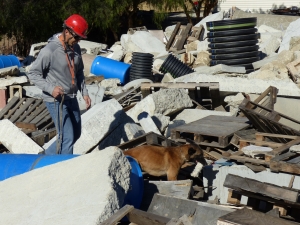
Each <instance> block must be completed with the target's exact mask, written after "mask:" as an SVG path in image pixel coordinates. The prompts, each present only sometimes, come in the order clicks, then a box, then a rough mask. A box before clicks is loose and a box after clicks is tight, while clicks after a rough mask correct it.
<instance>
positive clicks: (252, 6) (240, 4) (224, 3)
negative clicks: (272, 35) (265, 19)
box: [218, 0, 300, 13]
mask: <svg viewBox="0 0 300 225" xmlns="http://www.w3.org/2000/svg"><path fill="white" fill-rule="evenodd" d="M291 6H298V7H300V1H299V0H285V1H283V0H251V1H249V0H248V1H242V0H219V7H218V8H219V10H224V11H225V12H227V11H228V10H229V9H231V8H232V7H237V8H239V9H241V10H243V11H251V12H258V13H268V12H269V11H270V9H279V8H288V7H291Z"/></svg>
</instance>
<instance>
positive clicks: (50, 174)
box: [0, 147, 131, 225]
mask: <svg viewBox="0 0 300 225" xmlns="http://www.w3.org/2000/svg"><path fill="white" fill-rule="evenodd" d="M130 170H131V166H130V163H129V161H128V160H127V159H126V157H125V156H124V154H123V153H122V151H121V150H120V149H118V148H117V147H111V148H107V149H105V150H103V151H95V152H92V153H90V154H87V155H83V156H79V157H75V158H73V159H70V160H66V161H62V162H59V163H55V164H52V165H49V166H45V167H42V168H39V169H35V170H32V171H30V172H27V173H24V174H21V175H19V176H15V177H11V178H10V179H6V180H4V181H2V182H0V199H1V201H2V202H5V204H1V205H2V206H0V209H1V210H0V223H1V224H44V225H52V224H60V225H69V224H73V225H77V224H78V225H79V224H80V225H82V224H91V225H92V224H94V225H96V224H100V223H101V222H103V221H104V220H106V219H108V218H109V217H110V216H112V215H113V214H114V213H115V212H116V211H118V210H119V209H120V208H121V207H122V205H123V202H124V198H125V195H126V193H127V192H128V190H129V187H130ZM20 187H22V188H20Z"/></svg>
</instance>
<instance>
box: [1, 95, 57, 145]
mask: <svg viewBox="0 0 300 225" xmlns="http://www.w3.org/2000/svg"><path fill="white" fill-rule="evenodd" d="M1 119H8V120H10V121H11V122H12V123H14V124H15V125H16V126H18V127H19V128H21V129H22V131H23V132H24V133H25V134H27V135H28V136H29V137H31V138H32V139H33V140H34V141H36V142H37V143H38V144H39V145H43V144H44V142H45V138H46V139H47V140H48V139H50V138H51V137H53V136H55V135H56V131H55V128H54V123H53V121H52V118H51V116H50V114H49V112H48V110H47V108H46V105H45V104H44V102H43V101H42V100H41V99H35V98H18V97H13V98H12V99H11V100H10V101H9V102H8V104H7V105H6V106H5V107H4V108H3V109H2V110H1V111H0V120H1Z"/></svg>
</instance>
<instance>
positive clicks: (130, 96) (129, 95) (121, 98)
mask: <svg viewBox="0 0 300 225" xmlns="http://www.w3.org/2000/svg"><path fill="white" fill-rule="evenodd" d="M113 98H114V99H116V100H117V101H118V102H119V103H120V104H121V106H122V107H123V109H124V110H125V111H127V110H129V109H130V108H131V107H133V106H134V105H135V104H136V103H137V102H139V101H141V100H142V99H143V97H142V94H141V88H140V86H138V87H135V88H131V89H129V90H128V91H125V92H123V93H120V94H117V95H114V96H113Z"/></svg>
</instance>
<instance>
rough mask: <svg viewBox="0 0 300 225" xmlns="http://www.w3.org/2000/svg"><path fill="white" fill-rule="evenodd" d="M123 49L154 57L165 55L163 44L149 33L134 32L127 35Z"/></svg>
mask: <svg viewBox="0 0 300 225" xmlns="http://www.w3.org/2000/svg"><path fill="white" fill-rule="evenodd" d="M123 42H124V41H123ZM122 46H123V44H122ZM123 47H124V46H123ZM124 48H125V49H126V51H127V52H144V53H151V54H153V55H154V57H156V56H157V55H159V54H167V51H166V50H165V48H166V46H165V44H164V43H162V42H161V41H160V40H158V39H157V38H156V37H154V36H153V35H152V34H150V33H149V32H144V31H136V32H135V33H134V34H132V35H129V36H128V40H127V42H126V43H125V47H124Z"/></svg>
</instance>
